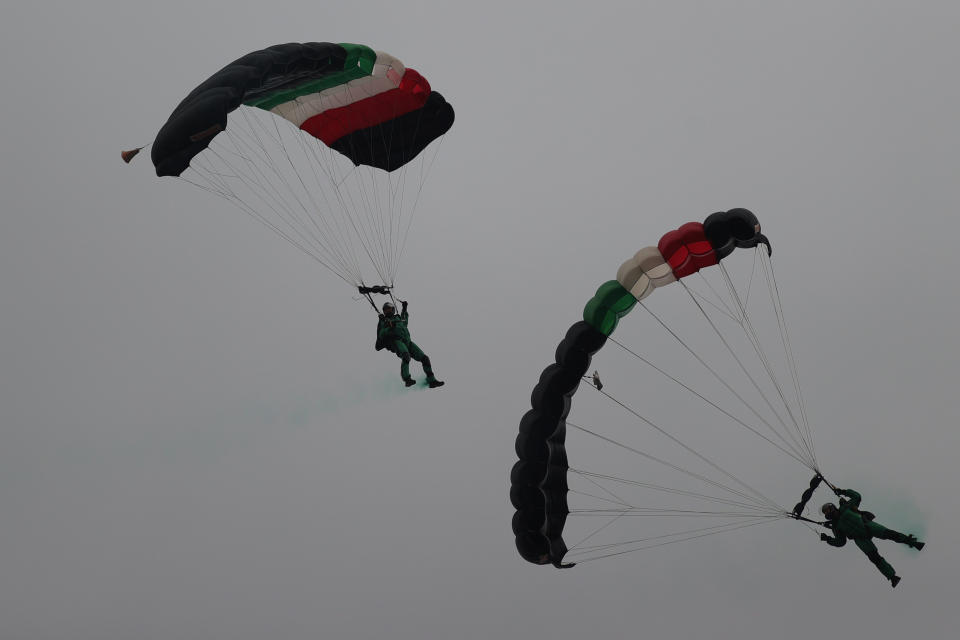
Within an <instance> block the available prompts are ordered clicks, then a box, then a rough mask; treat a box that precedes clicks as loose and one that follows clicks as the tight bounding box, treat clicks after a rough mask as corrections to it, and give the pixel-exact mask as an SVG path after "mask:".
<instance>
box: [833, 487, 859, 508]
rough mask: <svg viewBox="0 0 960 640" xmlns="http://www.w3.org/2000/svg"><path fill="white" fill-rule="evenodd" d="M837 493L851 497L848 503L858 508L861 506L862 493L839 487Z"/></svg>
mask: <svg viewBox="0 0 960 640" xmlns="http://www.w3.org/2000/svg"><path fill="white" fill-rule="evenodd" d="M837 495H840V496H846V497H847V498H850V502H849V503H848V504H849V505H850V506H851V507H853V508H854V509H857V508H858V507H859V506H860V500H861V497H860V494H859V493H857V492H856V491H854V490H853V489H837Z"/></svg>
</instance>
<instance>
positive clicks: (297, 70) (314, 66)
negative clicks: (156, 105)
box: [151, 42, 453, 176]
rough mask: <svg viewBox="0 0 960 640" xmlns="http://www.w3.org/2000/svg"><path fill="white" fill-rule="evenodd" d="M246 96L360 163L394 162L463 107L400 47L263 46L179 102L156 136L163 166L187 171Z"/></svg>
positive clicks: (413, 152) (164, 172) (385, 165)
mask: <svg viewBox="0 0 960 640" xmlns="http://www.w3.org/2000/svg"><path fill="white" fill-rule="evenodd" d="M241 105H246V106H251V107H258V108H260V109H264V110H266V111H270V112H272V113H274V114H276V115H278V116H280V117H282V118H285V119H286V120H289V121H290V122H292V123H293V124H294V125H296V126H297V127H299V128H300V129H302V130H304V131H306V132H307V133H309V134H310V135H312V136H314V137H316V138H318V139H320V140H322V141H323V142H324V144H326V145H328V146H330V147H331V148H333V149H335V150H337V151H339V152H340V153H342V154H343V155H345V156H346V157H348V158H349V159H350V160H351V161H352V162H353V163H354V164H357V165H360V164H363V165H369V166H372V167H377V168H380V169H384V170H386V171H393V170H394V169H397V168H398V167H401V166H403V165H404V164H406V163H407V162H409V161H410V160H413V159H414V158H415V157H416V156H417V155H418V154H419V153H420V152H421V151H423V149H424V147H426V146H427V145H428V144H430V142H432V141H433V140H434V139H436V138H437V137H438V136H441V135H443V134H444V133H446V132H447V130H448V129H450V127H451V126H452V125H453V108H452V107H451V106H450V105H449V104H448V103H447V101H446V100H444V99H443V96H442V95H440V94H439V93H437V92H436V91H432V90H431V89H430V83H429V82H427V79H426V78H424V77H423V76H422V75H420V74H419V73H417V72H416V71H414V70H413V69H407V68H405V67H404V66H403V63H402V62H400V61H399V60H397V59H396V58H394V57H393V56H391V55H389V54H386V53H382V52H376V51H373V50H372V49H370V48H369V47H366V46H363V45H358V44H332V43H329V42H309V43H305V44H297V43H290V44H280V45H275V46H273V47H269V48H267V49H263V50H261V51H254V52H253V53H249V54H247V55H245V56H243V57H242V58H239V59H237V60H235V61H234V62H232V63H230V64H228V65H227V66H226V67H224V68H223V69H221V70H220V71H218V72H216V73H215V74H213V75H212V76H210V77H209V78H207V80H206V81H204V82H203V83H201V84H200V85H199V86H198V87H197V88H196V89H194V90H193V91H191V92H190V93H189V94H188V95H187V97H186V98H184V99H183V101H182V102H181V103H180V104H179V105H178V106H177V108H176V109H174V111H173V113H172V114H171V115H170V118H169V119H168V120H167V123H166V124H165V125H164V126H163V128H162V129H160V132H159V133H158V134H157V138H156V140H155V141H154V143H153V150H152V152H151V157H152V159H153V164H154V166H155V167H156V169H157V175H158V176H179V175H180V174H181V173H182V172H183V171H184V169H186V168H187V167H188V166H189V165H190V160H191V159H192V158H193V157H194V156H195V155H197V154H198V153H200V152H201V151H203V150H204V149H206V148H207V146H208V145H209V144H210V140H211V139H212V138H213V137H214V136H215V135H216V134H217V133H219V132H220V131H223V130H225V129H226V128H227V114H229V113H230V112H231V111H233V110H235V109H236V108H238V107H239V106H241Z"/></svg>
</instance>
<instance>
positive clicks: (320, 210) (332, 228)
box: [244, 111, 360, 279]
mask: <svg viewBox="0 0 960 640" xmlns="http://www.w3.org/2000/svg"><path fill="white" fill-rule="evenodd" d="M244 114H245V115H246V111H244ZM270 120H271V121H272V122H273V127H274V131H275V133H276V141H277V143H278V145H279V146H280V148H281V149H283V151H284V155H285V156H286V158H287V162H288V164H289V165H290V168H291V169H292V170H293V172H294V173H295V174H296V176H297V179H298V180H299V181H300V186H301V187H303V191H304V193H305V194H306V196H307V198H309V200H310V205H311V207H310V208H311V210H312V211H315V212H316V214H317V215H311V214H310V213H309V212H307V218H308V219H309V220H310V221H311V222H312V223H313V226H314V228H315V229H316V230H317V232H318V233H321V234H323V233H326V234H327V235H330V236H332V237H333V238H334V239H335V242H336V243H337V245H338V246H339V247H342V248H343V253H344V254H345V256H348V257H349V258H351V261H352V266H353V270H354V271H353V272H354V276H355V277H356V278H357V279H359V276H360V264H359V262H358V260H357V254H356V252H355V251H353V250H352V249H351V244H350V242H349V238H348V237H347V236H346V235H345V234H344V233H343V229H342V227H341V225H340V224H334V225H331V224H330V220H331V219H332V220H333V222H334V223H336V222H338V221H339V216H336V215H324V212H325V211H326V212H328V213H329V212H332V207H331V206H330V203H329V201H328V200H327V196H326V192H325V189H323V188H322V186H321V184H320V181H319V175H318V174H317V169H316V163H314V162H311V161H310V155H309V153H308V152H307V149H306V145H305V136H304V135H303V134H301V133H300V132H299V130H297V132H296V133H295V134H294V135H293V138H294V139H295V140H296V141H297V144H298V145H299V148H300V152H301V153H302V154H303V157H304V158H306V159H307V162H306V164H307V165H309V166H310V169H311V173H312V174H313V176H314V179H316V180H317V186H318V188H317V189H316V191H317V192H318V193H319V194H320V196H321V197H322V198H323V200H324V206H323V207H321V206H320V204H319V203H318V202H317V200H316V199H315V198H314V195H313V193H314V190H313V189H311V188H309V187H308V186H307V184H306V182H304V179H303V176H302V175H301V174H300V171H299V170H298V169H297V165H296V163H295V162H293V160H292V158H291V157H290V153H289V152H288V151H287V148H286V145H285V144H283V134H282V133H281V131H280V125H279V122H278V119H277V118H271V119H270ZM318 217H319V219H320V220H319V222H323V225H324V228H325V229H326V231H325V232H324V231H322V230H321V229H320V224H319V222H318V220H317V218H318Z"/></svg>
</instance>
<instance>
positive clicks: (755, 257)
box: [743, 247, 760, 307]
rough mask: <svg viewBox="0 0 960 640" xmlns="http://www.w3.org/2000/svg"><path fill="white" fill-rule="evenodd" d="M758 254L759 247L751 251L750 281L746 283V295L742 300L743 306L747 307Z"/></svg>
mask: <svg viewBox="0 0 960 640" xmlns="http://www.w3.org/2000/svg"><path fill="white" fill-rule="evenodd" d="M759 253H760V248H759V247H754V251H753V264H752V265H751V266H750V280H748V281H747V295H746V296H744V298H743V306H745V307H746V306H748V305H749V304H750V290H751V288H752V287H753V276H754V275H755V274H756V272H757V255H758V254H759Z"/></svg>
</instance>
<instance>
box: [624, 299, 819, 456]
mask: <svg viewBox="0 0 960 640" xmlns="http://www.w3.org/2000/svg"><path fill="white" fill-rule="evenodd" d="M639 304H640V306H641V307H643V309H644V310H646V312H647V313H649V314H650V315H651V316H652V317H653V318H654V319H655V320H656V321H657V322H658V323H659V324H660V326H661V327H663V329H664V330H665V331H667V333H669V334H670V335H671V336H673V338H674V340H676V341H677V342H678V343H679V344H680V345H681V346H682V347H683V348H684V349H686V350H687V352H688V353H689V354H690V355H692V356H693V357H694V358H695V359H696V360H697V362H699V363H700V364H701V365H703V367H704V368H705V369H706V370H707V371H708V372H710V374H711V375H712V376H713V377H714V378H715V379H716V380H717V381H718V382H719V383H720V384H722V385H723V386H724V387H725V388H726V389H727V391H729V392H730V393H731V394H733V396H734V397H735V398H736V399H737V400H739V401H740V402H741V404H743V406H745V407H746V408H747V409H748V410H749V411H750V413H752V414H753V415H754V417H755V418H756V419H757V420H759V421H760V422H761V423H763V424H764V425H765V426H766V427H767V428H768V429H769V430H770V433H772V434H773V435H775V436H776V437H777V438H779V439H780V441H781V442H782V443H783V444H784V446H785V447H786V448H787V449H789V450H790V451H792V452H793V453H794V454H795V455H796V457H797V458H798V459H799V460H801V463H802V464H803V465H804V466H809V465H808V464H807V462H806V461H804V458H803V454H802V453H801V452H800V451H799V450H798V449H797V448H796V447H795V446H794V445H793V444H791V443H790V442H789V441H788V440H787V439H786V438H785V437H784V436H783V434H781V433H780V432H779V431H778V430H777V429H776V428H775V427H774V426H773V425H772V424H771V423H770V422H769V421H768V420H767V419H766V418H764V417H763V416H762V415H760V413H759V412H758V411H757V410H756V409H755V408H754V407H753V405H752V404H750V403H749V402H747V400H746V399H745V398H744V397H743V396H742V395H741V394H740V393H739V392H737V390H736V389H734V388H733V386H731V384H730V383H729V382H727V381H726V380H725V379H724V378H723V376H721V375H720V374H719V373H717V371H716V370H715V369H714V368H713V367H711V366H710V365H709V364H708V363H707V362H706V360H704V359H703V358H702V357H700V354H698V353H697V352H696V351H695V350H694V349H693V348H692V347H691V346H690V345H688V344H687V343H686V341H684V339H683V338H681V337H680V336H679V335H678V334H677V333H676V332H675V331H674V330H673V329H671V328H670V327H669V326H668V325H667V323H666V322H664V321H663V319H662V318H660V316H658V315H657V314H656V313H654V312H653V311H652V310H651V309H650V307H648V306H647V305H646V304H644V303H643V302H640V303H639Z"/></svg>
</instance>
